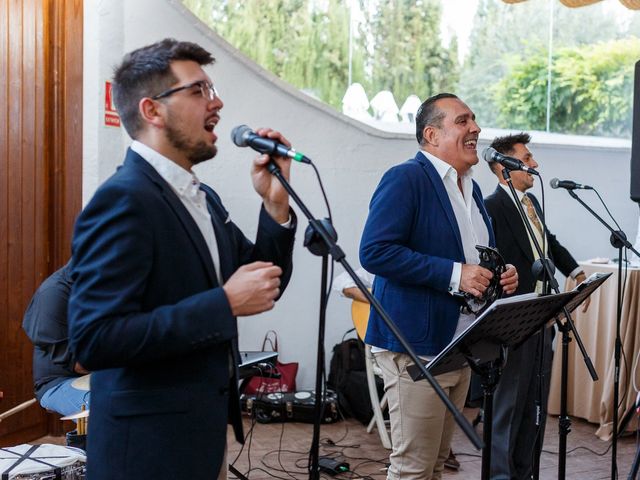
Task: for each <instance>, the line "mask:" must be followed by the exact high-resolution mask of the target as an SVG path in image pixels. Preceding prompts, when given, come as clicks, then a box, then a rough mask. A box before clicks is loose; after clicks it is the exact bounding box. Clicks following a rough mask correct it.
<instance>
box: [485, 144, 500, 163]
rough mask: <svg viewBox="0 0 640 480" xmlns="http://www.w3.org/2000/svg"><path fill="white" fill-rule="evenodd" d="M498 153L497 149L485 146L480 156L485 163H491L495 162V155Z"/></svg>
mask: <svg viewBox="0 0 640 480" xmlns="http://www.w3.org/2000/svg"><path fill="white" fill-rule="evenodd" d="M497 153H498V151H497V150H496V149H495V148H493V147H487V148H485V149H484V150H483V151H482V158H483V159H484V161H485V162H487V163H493V162H495V161H496V160H495V155H496V154H497Z"/></svg>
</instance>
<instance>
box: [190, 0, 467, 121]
mask: <svg viewBox="0 0 640 480" xmlns="http://www.w3.org/2000/svg"><path fill="white" fill-rule="evenodd" d="M359 1H360V2H362V3H361V5H360V10H361V11H363V12H374V11H375V13H372V14H370V15H371V16H372V18H371V20H372V23H371V24H370V25H360V26H357V27H356V31H355V32H354V33H355V34H354V40H353V41H354V45H353V58H352V81H353V82H359V83H361V84H362V85H363V86H364V87H365V89H366V90H367V91H368V92H369V94H370V95H373V94H374V93H376V92H378V91H379V90H382V89H388V90H391V91H392V92H393V93H394V96H395V98H396V100H397V101H398V103H400V104H402V102H404V100H405V99H406V98H407V96H409V95H410V94H412V93H415V94H417V95H418V96H420V97H422V98H426V97H427V96H428V95H431V94H433V93H437V92H438V91H441V90H449V91H451V90H453V87H454V86H455V84H456V82H457V43H456V42H455V41H453V42H452V44H451V46H450V47H449V48H448V49H447V48H444V47H443V46H442V43H441V40H440V27H439V25H440V5H439V0H392V1H388V2H383V1H379V0H359ZM183 3H184V4H185V5H186V6H187V7H188V8H189V9H190V10H191V11H193V12H194V13H195V14H196V15H197V16H198V17H199V18H200V19H202V20H203V21H204V22H205V23H206V24H207V25H209V26H210V27H211V28H212V29H214V30H215V31H216V32H217V33H218V34H219V35H221V36H222V37H223V38H224V39H225V40H227V41H228V42H229V43H231V44H232V45H234V46H235V47H236V48H238V49H239V50H241V51H242V52H243V53H244V54H246V55H247V56H248V57H250V58H251V59H253V60H254V61H255V62H256V63H258V64H259V65H261V66H262V67H264V68H265V69H267V70H269V71H271V72H272V73H274V74H275V75H278V76H279V77H280V78H282V79H283V80H286V81H287V82H289V83H290V84H292V85H294V86H295V87H298V88H300V89H302V90H305V91H307V92H309V93H311V94H313V95H315V96H316V97H318V98H320V99H321V100H323V101H325V102H327V103H329V104H330V105H332V106H334V107H336V108H338V109H340V108H341V104H342V97H343V95H344V93H345V91H346V89H347V87H348V83H349V78H348V75H349V21H350V12H349V8H348V5H347V2H345V1H344V0H322V1H320V0H183ZM372 3H373V4H372ZM375 7H378V8H379V10H378V11H376V8H375ZM367 15H368V13H367Z"/></svg>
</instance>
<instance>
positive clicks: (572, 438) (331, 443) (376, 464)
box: [34, 409, 636, 480]
mask: <svg viewBox="0 0 640 480" xmlns="http://www.w3.org/2000/svg"><path fill="white" fill-rule="evenodd" d="M465 415H466V416H467V418H469V419H473V418H474V417H475V415H476V411H475V410H472V409H467V410H465ZM245 426H246V429H245V432H248V431H249V429H250V422H249V420H248V419H247V420H246V423H245ZM595 430H596V428H595V426H594V425H592V424H589V423H587V422H584V421H582V420H578V419H573V424H572V431H571V433H570V434H569V436H568V440H567V443H568V448H567V449H568V452H570V453H568V455H567V462H566V465H567V470H566V478H568V479H580V480H582V479H588V480H597V479H607V478H611V474H610V472H611V451H610V450H609V451H607V449H608V447H609V446H610V443H606V442H603V441H601V440H599V439H598V438H597V437H596V436H595V435H594V433H595ZM311 438H312V426H311V425H307V424H302V423H289V424H260V423H258V424H256V425H255V428H254V429H253V431H252V435H251V436H249V438H248V441H247V443H246V445H245V447H244V450H243V451H242V453H241V455H240V457H239V458H238V460H237V462H236V463H235V466H236V468H238V470H239V471H240V472H241V473H244V474H246V473H247V472H249V475H248V476H249V478H250V479H252V480H262V479H273V478H280V479H286V480H294V479H306V478H308V473H307V470H306V468H307V458H308V451H309V448H310V445H311ZM320 439H321V450H320V453H321V455H325V456H330V457H336V458H339V459H340V460H341V461H345V462H347V463H349V465H350V469H351V472H353V473H346V474H342V475H340V476H338V477H336V478H341V479H351V478H353V479H357V478H370V479H384V478H385V472H384V467H385V463H386V461H387V456H388V451H387V450H385V449H384V448H382V446H381V444H380V441H379V438H378V435H377V434H376V433H375V431H374V432H373V433H372V434H367V432H366V430H365V428H364V427H363V426H362V425H361V424H360V423H358V422H357V421H355V420H353V419H349V420H347V421H342V422H338V423H335V424H333V425H323V426H322V428H321V431H320ZM45 442H49V443H62V442H63V439H62V438H51V437H45V438H42V439H40V441H39V443H45ZM229 442H230V443H229V460H230V461H233V460H234V459H235V457H236V455H237V454H238V452H239V450H240V449H239V445H238V444H237V443H235V441H234V439H233V436H232V435H231V434H230V435H229ZM34 443H36V442H34ZM587 449H590V450H592V451H589V450H587ZM453 450H454V452H455V454H456V456H457V458H458V460H459V461H460V464H461V469H460V470H459V471H457V472H455V471H450V470H446V471H445V475H444V478H446V479H451V480H458V479H460V480H463V479H479V478H481V458H480V452H478V451H476V450H474V448H473V447H472V446H471V444H470V443H469V441H468V440H467V439H466V437H464V436H463V434H462V433H461V432H460V431H459V430H456V433H455V435H454V440H453ZM557 451H558V423H557V419H556V418H554V417H549V418H548V420H547V429H546V435H545V443H544V452H543V454H542V459H541V469H540V478H541V479H543V480H547V479H549V480H550V479H556V478H558V472H557V470H558V455H557ZM605 451H607V452H606V453H604V452H605ZM278 452H280V453H279V454H278ZM635 452H636V438H635V437H634V436H626V437H623V438H621V439H620V440H619V441H618V471H619V475H618V478H620V479H626V478H627V475H628V473H629V471H630V469H631V465H632V463H633V459H634V455H635ZM598 453H599V454H600V455H598ZM322 477H324V478H331V477H329V476H328V475H324V474H323V475H322ZM230 478H233V476H232V475H231V476H230Z"/></svg>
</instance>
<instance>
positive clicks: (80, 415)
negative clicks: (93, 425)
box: [60, 410, 89, 420]
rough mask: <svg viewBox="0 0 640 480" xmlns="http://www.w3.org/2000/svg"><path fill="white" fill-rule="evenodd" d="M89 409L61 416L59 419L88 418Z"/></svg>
mask: <svg viewBox="0 0 640 480" xmlns="http://www.w3.org/2000/svg"><path fill="white" fill-rule="evenodd" d="M88 417H89V410H82V411H81V412H78V413H73V414H71V415H67V416H66V417H62V418H61V419H60V420H77V419H79V418H88Z"/></svg>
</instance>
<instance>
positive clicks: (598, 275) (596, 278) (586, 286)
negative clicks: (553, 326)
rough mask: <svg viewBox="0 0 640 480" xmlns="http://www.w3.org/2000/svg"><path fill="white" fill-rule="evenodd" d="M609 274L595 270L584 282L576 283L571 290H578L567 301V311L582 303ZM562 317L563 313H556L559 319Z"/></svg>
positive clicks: (571, 310)
mask: <svg viewBox="0 0 640 480" xmlns="http://www.w3.org/2000/svg"><path fill="white" fill-rule="evenodd" d="M611 275H613V274H612V273H602V272H595V273H592V274H591V275H589V278H587V279H585V281H584V282H582V283H580V284H578V285H576V286H575V288H574V289H573V290H571V291H572V292H578V295H576V296H575V297H574V298H572V299H571V300H569V303H567V310H568V311H569V313H571V312H573V311H574V310H575V309H576V308H578V307H579V306H580V305H581V304H582V302H584V301H585V300H586V299H587V297H588V296H589V295H591V294H592V293H593V292H595V291H596V290H597V289H598V288H600V285H602V284H603V283H604V282H606V281H607V279H608V278H609V277H610V276H611ZM563 317H564V315H558V318H559V319H560V320H562V318H563Z"/></svg>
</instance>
